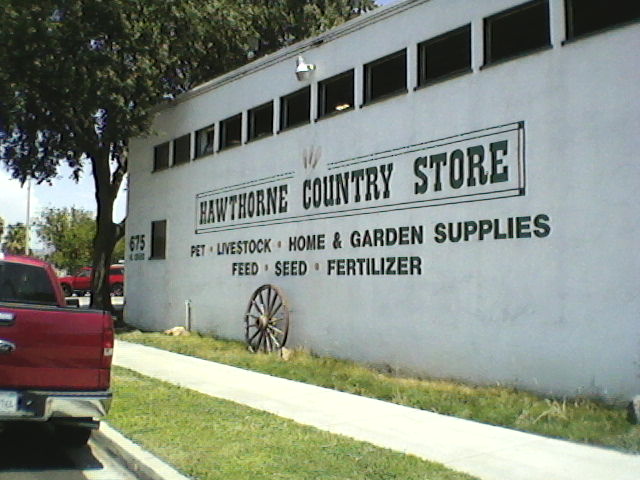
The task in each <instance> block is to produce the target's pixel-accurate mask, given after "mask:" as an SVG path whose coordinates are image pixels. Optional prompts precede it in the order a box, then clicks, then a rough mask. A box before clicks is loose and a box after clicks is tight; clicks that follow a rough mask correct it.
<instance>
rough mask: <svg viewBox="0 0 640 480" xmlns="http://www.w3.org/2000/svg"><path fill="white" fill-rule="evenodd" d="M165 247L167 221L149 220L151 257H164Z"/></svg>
mask: <svg viewBox="0 0 640 480" xmlns="http://www.w3.org/2000/svg"><path fill="white" fill-rule="evenodd" d="M166 248H167V221H166V220H157V221H155V222H151V258H154V259H164V258H166Z"/></svg>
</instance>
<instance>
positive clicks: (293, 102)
mask: <svg viewBox="0 0 640 480" xmlns="http://www.w3.org/2000/svg"><path fill="white" fill-rule="evenodd" d="M310 121H311V88H310V87H305V88H303V89H300V90H298V91H297V92H294V93H292V94H290V95H287V96H286V97H282V98H280V130H284V129H285V128H290V127H295V126H297V125H302V124H304V123H309V122H310Z"/></svg>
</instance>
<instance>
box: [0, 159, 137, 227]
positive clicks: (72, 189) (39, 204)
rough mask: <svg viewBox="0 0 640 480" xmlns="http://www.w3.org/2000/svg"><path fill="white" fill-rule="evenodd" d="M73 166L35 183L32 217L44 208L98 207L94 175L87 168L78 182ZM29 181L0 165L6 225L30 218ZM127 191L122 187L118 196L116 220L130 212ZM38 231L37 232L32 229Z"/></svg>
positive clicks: (0, 214)
mask: <svg viewBox="0 0 640 480" xmlns="http://www.w3.org/2000/svg"><path fill="white" fill-rule="evenodd" d="M70 174H71V170H69V169H67V168H61V169H60V170H59V172H58V176H57V177H56V178H54V179H53V180H52V183H53V185H52V186H49V185H47V184H42V185H36V184H35V183H32V185H31V202H30V208H29V210H30V217H31V219H32V221H33V218H35V217H37V216H38V215H39V213H40V211H41V210H42V209H43V208H47V207H55V208H64V207H77V208H83V209H85V210H89V211H92V212H95V211H96V201H95V197H94V188H93V178H92V177H91V172H90V170H88V169H86V170H85V173H84V175H83V178H81V179H80V181H79V182H78V183H75V182H74V181H73V180H71V179H70V178H69V176H70ZM27 191H28V189H27V185H26V184H25V185H24V187H22V186H21V185H20V182H19V181H17V180H14V179H12V178H11V175H10V174H9V172H7V170H6V169H5V168H4V166H0V217H2V218H3V219H4V221H5V225H10V224H13V223H18V222H22V223H25V222H26V218H27ZM125 197H126V192H124V191H122V190H121V191H120V194H119V195H118V199H117V200H116V206H115V207H116V208H115V212H114V220H115V221H120V220H122V219H123V218H124V216H125V214H126V202H125ZM32 233H35V232H32Z"/></svg>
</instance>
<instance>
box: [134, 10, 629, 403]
mask: <svg viewBox="0 0 640 480" xmlns="http://www.w3.org/2000/svg"><path fill="white" fill-rule="evenodd" d="M515 3H516V2H512V1H508V0H485V1H483V2H472V1H464V0H455V1H453V0H431V1H427V2H420V1H417V2H416V1H414V2H411V1H409V2H404V3H402V4H400V5H396V6H395V7H394V6H392V7H393V8H392V9H389V10H388V11H389V12H390V13H393V14H392V15H388V16H386V17H385V15H382V14H381V13H378V14H377V15H379V16H381V17H385V18H383V19H381V20H380V21H376V22H369V23H367V22H362V19H361V20H356V22H355V23H354V24H355V25H356V26H359V27H358V28H356V29H354V30H353V31H352V32H351V33H349V34H348V35H345V36H340V37H338V38H334V39H330V40H327V41H325V42H324V43H323V44H322V45H320V46H316V47H312V46H310V43H309V44H308V45H309V46H308V47H304V48H306V51H305V52H304V57H305V60H306V61H307V62H310V63H314V64H316V65H317V70H316V71H315V72H314V75H313V78H312V81H311V82H307V83H304V82H299V81H297V80H296V78H295V76H294V75H293V71H294V68H295V55H296V54H297V53H298V52H297V51H296V48H297V47H292V48H290V49H289V50H288V51H287V52H290V53H291V55H290V56H289V57H288V58H283V59H282V60H281V61H279V62H276V63H274V64H273V65H270V66H267V67H266V68H259V69H256V71H255V72H254V73H250V74H246V75H243V76H240V77H239V78H237V79H236V80H234V81H231V82H228V83H223V84H221V85H219V86H217V87H216V88H210V89H208V91H206V92H205V93H202V94H200V95H191V96H190V98H188V99H186V100H184V101H181V102H177V103H175V105H173V106H170V107H168V108H164V109H162V110H161V111H160V113H159V114H158V117H157V119H156V122H155V125H154V131H155V132H156V134H155V135H153V136H151V137H147V138H139V139H133V140H132V141H131V146H130V149H131V160H130V185H129V212H128V219H127V239H129V238H130V237H131V236H134V235H145V238H146V246H145V248H144V249H143V251H142V252H140V253H142V257H144V260H132V261H128V262H127V266H126V268H127V285H126V289H127V290H126V295H127V303H126V316H127V321H128V322H130V323H132V324H134V325H137V326H139V327H140V328H144V329H153V330H160V329H165V328H169V327H172V326H175V325H178V324H181V323H182V322H183V321H184V311H185V304H184V302H185V300H187V299H188V300H190V301H191V305H192V321H193V326H194V328H195V329H197V330H200V331H205V332H214V333H216V334H218V335H221V336H223V337H228V338H237V339H241V338H243V335H244V325H243V314H244V311H245V309H246V305H247V302H248V300H249V298H250V296H251V294H252V292H253V291H254V290H255V289H256V288H257V287H259V286H260V285H263V284H266V283H271V284H274V285H277V286H278V287H280V288H281V289H282V290H283V291H284V292H285V295H286V297H287V298H288V301H289V303H290V306H291V309H292V324H291V330H290V337H289V342H288V345H287V346H288V347H294V346H305V347H309V348H311V349H312V350H313V351H316V352H318V353H320V354H329V355H334V356H338V357H348V358H352V359H355V360H358V361H363V362H372V363H376V364H386V365H390V366H392V367H397V368H402V369H405V370H409V371H414V372H416V373H419V374H422V375H428V376H434V377H443V378H460V379H466V380H469V381H473V382H479V383H494V382H500V383H506V384H512V385H515V386H519V387H523V388H529V389H534V390H537V391H540V392H543V393H552V394H556V395H565V394H570V395H573V394H578V393H582V394H591V395H602V396H604V397H607V398H610V399H619V398H627V397H629V396H630V395H633V394H637V393H640V320H639V318H640V315H639V314H640V300H639V296H638V281H639V280H640V279H639V274H638V272H640V256H639V255H638V253H637V246H638V245H639V244H640V217H639V216H638V215H637V207H636V198H637V192H638V190H640V162H639V161H638V158H637V157H638V152H640V136H639V135H638V132H640V99H639V97H638V74H639V73H640V58H639V57H638V55H637V52H638V51H640V28H639V25H638V24H632V25H628V26H624V27H621V28H617V29H612V30H609V31H606V32H603V33H600V34H598V35H594V36H591V37H588V38H584V39H581V40H579V41H575V42H569V43H566V44H564V45H563V40H564V30H563V25H564V19H563V17H562V3H561V2H560V1H559V0H551V2H550V4H551V12H552V16H551V23H552V43H553V48H550V49H546V50H543V51H540V52H537V53H534V54H531V55H526V56H523V57H521V58H517V59H514V60H512V61H507V62H503V63H500V64H496V65H493V66H490V67H485V68H480V67H481V65H482V58H481V55H482V46H481V42H482V19H483V18H484V17H486V16H489V15H492V14H494V13H496V12H499V11H501V10H503V9H505V8H508V7H509V6H511V5H512V4H515ZM382 13H384V12H382ZM376 18H378V17H376ZM358 22H361V23H358ZM469 22H471V23H472V30H473V33H472V37H473V52H474V57H473V62H472V63H473V66H474V69H473V70H474V71H473V72H472V73H469V74H465V75H462V76H459V77H457V78H453V79H451V80H448V81H444V82H441V83H437V84H435V85H432V86H428V87H426V88H421V89H417V90H414V88H413V87H414V86H415V76H416V74H415V72H416V68H415V63H416V54H417V53H416V52H417V47H416V45H417V44H418V43H419V42H421V41H423V40H426V39H429V38H431V37H434V36H436V35H438V34H441V33H444V32H447V31H449V30H452V29H454V28H457V27H459V26H461V25H464V24H466V23H469ZM304 45H307V44H304ZM405 47H408V64H409V68H408V73H409V91H408V92H407V93H406V94H403V95H399V96H395V97H393V98H390V99H387V100H384V101H380V102H377V103H374V104H371V105H367V106H364V107H360V104H361V96H362V92H361V88H360V86H359V84H360V83H361V78H362V65H363V64H365V63H367V62H369V61H371V60H375V59H376V58H379V57H381V56H384V55H386V54H388V53H392V52H395V51H397V50H399V49H401V48H405ZM287 52H284V53H287ZM276 55H278V54H276ZM280 55H283V54H282V53H281V54H280ZM260 62H263V63H262V64H264V62H265V61H264V60H263V61H261V60H259V61H258V62H256V63H255V65H262V64H261V63H260ZM350 68H356V104H357V106H358V108H356V109H354V110H352V111H349V112H345V113H342V114H339V115H336V116H335V117H331V118H326V119H322V120H320V121H317V122H313V123H310V124H308V125H305V126H302V127H298V128H294V129H291V130H287V131H284V132H281V133H279V134H277V135H273V136H271V137H268V138H264V139H260V140H256V141H253V142H249V143H248V144H245V145H242V146H239V147H235V148H232V149H229V150H225V151H222V152H217V153H215V154H213V155H210V156H207V157H204V158H200V159H197V160H194V161H192V162H191V163H189V164H186V165H180V166H176V167H173V168H169V169H167V170H164V171H159V172H155V173H152V164H153V147H154V146H155V145H158V144H160V143H162V142H164V141H168V140H172V139H175V138H177V137H179V136H181V135H183V134H186V133H189V132H194V131H196V130H198V129H200V128H203V127H205V126H207V125H209V124H211V123H213V122H215V121H219V120H222V119H225V118H227V117H229V116H231V115H234V114H236V113H238V112H241V111H243V112H246V111H247V110H248V109H251V108H253V107H255V106H258V105H261V104H263V103H264V102H266V101H269V100H271V99H274V100H276V102H275V109H276V113H277V109H278V99H279V97H280V96H282V95H286V94H288V93H291V92H293V91H295V90H297V89H299V88H301V87H302V86H304V85H306V84H308V83H311V84H312V89H313V90H315V88H316V87H315V82H316V81H318V80H322V79H325V78H328V77H331V76H332V75H335V74H338V73H341V72H343V71H345V70H348V69H350ZM220 83H222V82H220V81H218V84H220ZM214 84H215V82H214ZM205 90H206V89H205ZM358 97H360V98H358ZM314 108H315V106H312V109H314ZM501 125H510V126H511V127H512V128H513V129H515V130H514V131H515V132H516V133H512V134H513V135H515V136H516V137H518V135H520V140H519V142H520V145H519V147H520V148H521V149H522V152H520V154H521V158H516V157H517V155H516V153H517V152H515V151H514V150H513V147H514V146H517V142H518V140H513V139H512V140H510V143H509V145H510V155H516V156H514V157H513V158H511V157H509V162H511V161H513V162H515V163H508V162H507V163H508V166H509V168H510V171H509V172H510V183H509V185H510V186H515V187H518V185H519V182H521V183H522V186H523V191H522V192H518V191H517V188H516V189H515V191H514V190H512V191H510V192H509V193H508V194H506V196H504V198H497V197H499V196H500V195H496V194H493V195H490V194H489V195H486V196H480V197H460V198H458V199H457V200H456V201H453V200H452V201H450V202H449V203H447V202H446V201H442V202H439V203H440V204H438V202H436V203H428V202H427V203H423V204H412V205H411V206H414V207H420V208H407V209H400V206H399V205H397V204H398V203H403V202H407V201H422V200H426V199H427V198H428V197H429V195H430V194H431V192H429V193H428V194H427V195H426V196H419V197H418V196H416V195H415V194H414V193H413V192H414V191H413V188H414V182H416V181H417V177H416V176H415V174H414V170H413V168H414V161H415V159H416V158H417V156H419V155H426V154H433V153H436V152H437V151H439V150H438V148H440V150H442V151H449V152H450V149H451V148H453V147H435V146H434V145H438V144H439V143H434V144H429V145H426V146H431V147H433V149H431V150H421V151H420V152H409V150H410V149H405V150H395V151H394V154H397V155H396V156H394V157H392V158H390V159H389V160H375V159H374V160H371V158H375V157H367V158H368V159H369V163H366V164H364V166H365V167H367V166H373V165H380V164H383V163H385V162H386V161H388V162H392V163H393V169H394V170H393V178H392V184H391V196H390V199H388V200H387V201H383V199H381V200H379V201H372V202H369V203H366V204H365V203H363V204H362V205H358V207H360V206H362V207H364V208H368V210H365V211H362V212H356V211H353V212H351V213H350V215H349V216H346V215H345V216H340V215H339V214H338V215H330V217H331V218H318V219H314V220H312V219H310V218H309V217H305V215H307V214H309V213H311V212H310V211H308V210H305V209H304V208H303V207H302V195H303V194H304V190H303V182H304V180H306V179H311V180H312V179H313V178H315V177H317V176H320V177H322V176H326V175H329V174H330V173H332V172H335V171H336V170H329V167H330V166H331V165H329V164H332V162H339V161H342V160H345V159H349V158H354V157H359V156H367V155H369V156H370V155H372V154H374V153H376V152H384V151H388V150H393V149H401V148H402V147H406V146H409V145H415V144H420V143H424V142H430V141H433V140H438V139H444V138H449V137H454V136H458V135H462V134H468V135H466V136H463V137H459V138H458V139H453V140H450V141H451V142H454V141H457V140H461V141H463V143H459V144H455V145H457V146H461V145H462V146H465V148H466V147H467V146H469V145H471V144H472V143H473V142H474V141H476V140H473V139H474V138H475V137H476V136H477V135H474V134H469V132H477V131H481V132H490V133H491V132H495V130H490V129H492V128H493V127H498V126H501ZM519 125H520V127H519ZM491 134H492V135H495V136H492V137H488V138H490V139H492V141H493V140H500V139H501V138H502V136H501V135H502V134H501V133H491ZM510 138H511V137H510ZM464 141H468V142H471V143H464ZM478 141H479V142H481V141H482V140H478ZM440 143H442V142H440ZM447 148H449V150H447ZM311 149H316V150H317V149H320V151H321V155H320V157H319V163H318V165H317V166H316V168H315V169H309V168H307V169H305V167H304V165H303V157H304V154H305V152H309V151H310V150H311ZM443 149H444V150H443ZM425 152H426V153H425ZM518 161H519V162H520V164H518ZM355 165H356V164H355V163H354V167H353V168H357V167H356V166H355ZM517 168H521V172H520V174H519V175H517V174H516V173H517V172H516V170H517ZM337 171H341V170H337ZM284 173H288V174H290V175H289V176H288V177H287V178H286V179H285V180H283V183H286V184H287V185H288V188H289V190H288V207H289V211H288V213H287V215H279V216H278V215H276V216H273V218H271V217H270V218H265V219H264V221H265V222H267V223H269V221H271V220H278V219H285V218H288V217H295V219H291V220H288V221H286V222H284V220H283V222H284V223H279V224H268V225H263V226H255V227H251V228H242V229H235V228H234V226H235V227H237V226H239V224H240V223H242V222H227V223H223V224H221V225H222V227H224V228H221V229H220V230H219V231H208V232H206V233H196V230H198V229H200V230H203V228H202V226H201V225H198V200H197V198H196V196H197V195H198V194H202V193H203V192H211V191H215V190H216V189H222V188H224V187H227V186H232V185H238V184H242V183H244V182H251V181H255V180H259V179H264V178H267V177H273V176H275V175H279V174H284ZM274 184H276V183H274ZM277 184H279V183H277ZM512 184H513V185H512ZM499 186H501V185H497V187H499ZM256 188H258V187H256ZM246 191H248V190H246ZM478 192H479V190H477V189H473V188H467V187H463V188H462V189H460V190H459V191H458V192H454V193H456V194H459V195H463V194H476V193H478ZM214 197H215V195H213V197H211V198H214ZM462 200H476V201H465V202H463V201H462ZM392 204H395V206H392V207H390V206H389V205H392ZM385 210H391V211H385ZM314 212H320V213H323V212H324V213H327V214H328V213H331V212H335V209H331V208H328V209H318V210H315V211H314ZM356 213H359V214H356ZM537 215H545V216H546V217H548V221H546V224H547V225H548V227H549V229H550V230H549V232H548V233H549V234H548V235H546V236H541V237H538V236H536V235H535V234H534V235H531V238H510V239H494V238H485V239H483V240H482V241H480V240H478V238H477V236H475V237H474V238H472V239H470V240H469V241H461V242H456V243H453V242H450V241H445V242H443V243H438V242H437V241H436V240H435V237H436V236H437V235H436V232H435V230H434V229H435V228H436V225H437V224H439V223H445V224H448V223H449V222H453V223H455V222H465V221H476V222H477V221H480V220H483V219H485V220H487V219H491V220H494V219H498V220H499V221H500V222H501V224H502V225H506V222H507V219H508V218H515V217H524V216H530V217H536V216H537ZM164 219H166V220H167V237H168V239H167V255H166V259H165V260H149V259H148V257H149V252H150V246H149V245H150V240H151V232H150V229H151V221H154V220H164ZM217 226H218V224H216V225H214V227H217ZM401 226H422V228H423V230H424V242H423V243H422V244H418V245H402V246H397V245H396V246H384V247H369V248H354V247H352V246H350V245H349V237H350V235H351V233H352V232H353V231H354V230H359V231H362V230H365V229H375V228H387V227H401ZM227 228H232V229H227ZM504 228H506V227H504ZM204 230H206V229H204ZM214 230H215V228H214ZM336 233H338V234H339V235H340V238H341V240H342V247H341V248H339V249H336V248H334V246H333V240H334V236H335V234H336ZM319 234H324V235H326V248H325V249H324V250H319V251H306V252H292V251H289V249H288V239H289V237H291V236H295V235H319ZM250 239H270V242H271V243H270V244H271V247H272V252H270V253H263V254H254V255H250V254H246V255H217V254H216V253H217V246H218V244H221V243H224V242H232V241H242V240H250ZM278 242H280V243H281V247H280V248H278V247H277V245H278ZM193 245H205V251H206V253H205V255H204V256H200V257H194V256H191V252H192V250H191V247H192V246H193ZM391 256H392V257H401V256H409V257H412V256H413V257H419V258H420V261H421V274H420V275H395V276H373V275H355V276H346V275H343V276H337V275H334V274H332V275H329V274H328V273H329V272H328V269H329V261H330V260H331V259H348V258H359V257H372V258H379V257H391ZM132 258H133V257H132ZM282 260H302V261H306V262H307V264H308V266H309V271H308V273H307V274H306V275H305V276H302V277H298V276H277V275H276V274H275V268H274V267H275V263H276V262H277V261H282ZM254 261H255V262H257V263H258V264H259V265H260V271H259V273H258V275H255V276H238V275H233V273H232V272H233V271H232V264H233V263H234V262H254ZM315 264H318V266H319V270H315V268H314V267H315ZM265 265H266V266H267V267H268V270H266V271H265V268H264V267H265Z"/></svg>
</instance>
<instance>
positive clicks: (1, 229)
mask: <svg viewBox="0 0 640 480" xmlns="http://www.w3.org/2000/svg"><path fill="white" fill-rule="evenodd" d="M3 235H4V218H2V217H0V241H2V236H3Z"/></svg>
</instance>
